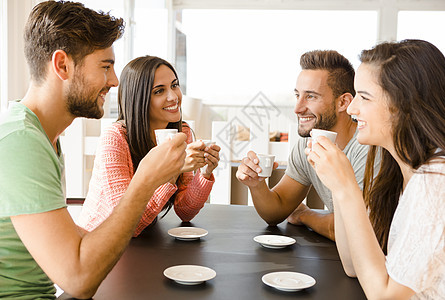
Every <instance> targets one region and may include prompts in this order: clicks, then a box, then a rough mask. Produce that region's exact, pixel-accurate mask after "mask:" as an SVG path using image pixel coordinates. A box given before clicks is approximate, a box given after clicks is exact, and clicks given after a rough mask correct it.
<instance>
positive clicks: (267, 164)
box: [257, 154, 275, 177]
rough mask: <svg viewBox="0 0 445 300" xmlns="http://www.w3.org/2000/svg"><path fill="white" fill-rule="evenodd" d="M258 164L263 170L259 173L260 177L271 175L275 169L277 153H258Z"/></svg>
mask: <svg viewBox="0 0 445 300" xmlns="http://www.w3.org/2000/svg"><path fill="white" fill-rule="evenodd" d="M257 156H258V160H259V163H258V165H259V166H260V168H261V172H260V173H258V176H259V177H270V175H272V171H273V163H274V161H275V155H269V154H258V155H257Z"/></svg>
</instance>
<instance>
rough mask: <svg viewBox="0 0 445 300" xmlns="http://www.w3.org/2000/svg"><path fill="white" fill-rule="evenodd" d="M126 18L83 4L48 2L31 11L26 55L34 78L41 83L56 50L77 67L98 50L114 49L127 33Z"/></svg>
mask: <svg viewBox="0 0 445 300" xmlns="http://www.w3.org/2000/svg"><path fill="white" fill-rule="evenodd" d="M124 28H125V24H124V21H123V19H121V18H115V17H113V16H110V15H109V13H104V12H103V11H99V12H96V11H94V10H91V9H89V8H86V7H85V6H84V5H83V4H82V3H78V2H68V1H45V2H42V3H39V4H37V5H36V6H35V7H34V8H33V10H32V11H31V13H30V15H29V18H28V22H27V23H26V26H25V32H24V38H25V56H26V60H27V62H28V65H29V67H30V72H31V79H33V80H34V81H35V82H37V83H40V82H42V81H43V80H44V78H45V75H46V71H47V70H46V66H47V63H48V62H49V61H50V60H51V57H52V54H53V53H54V51H56V50H59V49H60V50H63V51H65V52H66V53H67V54H68V55H69V56H71V57H72V59H73V60H74V63H75V64H76V65H78V64H81V63H82V61H83V59H84V57H85V56H87V55H88V54H91V53H92V52H94V51H95V50H98V49H106V48H108V47H111V46H112V45H113V43H114V41H116V40H117V39H119V38H120V37H121V36H122V34H123V33H124Z"/></svg>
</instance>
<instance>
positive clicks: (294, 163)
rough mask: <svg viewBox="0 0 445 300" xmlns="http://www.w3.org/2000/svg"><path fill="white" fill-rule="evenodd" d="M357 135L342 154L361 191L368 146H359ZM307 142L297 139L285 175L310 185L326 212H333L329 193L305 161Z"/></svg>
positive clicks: (305, 139)
mask: <svg viewBox="0 0 445 300" xmlns="http://www.w3.org/2000/svg"><path fill="white" fill-rule="evenodd" d="M357 133H358V131H356V132H355V133H354V136H353V137H352V139H351V140H350V141H349V143H348V144H347V145H346V147H345V149H343V152H344V153H345V154H346V157H347V158H348V159H349V161H350V162H351V165H352V168H353V169H354V173H355V178H356V180H357V183H358V185H359V186H360V189H363V177H364V174H365V166H366V156H367V155H368V149H369V146H368V145H361V144H360V143H359V142H358V141H357ZM307 141H308V138H299V139H298V141H297V142H296V144H295V146H294V147H293V148H292V151H291V154H290V155H289V160H288V164H287V169H286V173H285V174H286V175H287V176H289V177H290V178H292V179H293V180H295V181H298V182H299V183H301V184H303V185H305V186H310V185H311V184H312V185H313V186H314V188H315V190H316V191H317V193H318V195H319V196H320V199H321V200H322V201H323V203H324V204H325V205H326V207H327V208H328V210H329V211H330V212H333V211H334V204H333V203H332V195H331V191H330V190H329V189H328V188H327V187H326V186H325V185H324V184H323V183H322V182H321V181H320V179H319V178H318V176H317V173H316V172H315V170H314V168H312V166H311V165H310V164H309V162H308V161H307V157H306V154H304V149H305V148H306V145H307Z"/></svg>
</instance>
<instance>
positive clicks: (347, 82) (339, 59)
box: [300, 50, 355, 98]
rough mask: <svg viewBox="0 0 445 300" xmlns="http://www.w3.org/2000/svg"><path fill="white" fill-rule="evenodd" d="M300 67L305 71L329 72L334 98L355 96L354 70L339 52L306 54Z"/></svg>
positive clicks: (324, 51) (329, 83)
mask: <svg viewBox="0 0 445 300" xmlns="http://www.w3.org/2000/svg"><path fill="white" fill-rule="evenodd" d="M300 66H301V68H302V69H303V70H326V71H328V73H329V75H328V86H329V87H330V88H331V90H332V92H333V94H334V98H337V97H339V96H341V95H343V94H344V93H350V94H351V95H352V96H355V90H354V75H355V71H354V68H353V67H352V64H351V63H350V62H349V60H348V59H347V58H346V57H344V56H343V55H341V54H340V53H338V52H337V51H334V50H314V51H309V52H306V53H304V54H303V55H302V56H301V58H300Z"/></svg>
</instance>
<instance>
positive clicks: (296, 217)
mask: <svg viewBox="0 0 445 300" xmlns="http://www.w3.org/2000/svg"><path fill="white" fill-rule="evenodd" d="M308 211H310V208H309V207H307V206H306V205H305V204H304V203H301V204H300V205H298V207H297V208H296V209H295V210H294V211H293V212H292V213H291V214H290V215H289V217H287V221H288V222H289V223H291V224H294V225H304V223H303V222H302V221H301V217H302V216H303V215H304V214H306V213H307V212H308Z"/></svg>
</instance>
